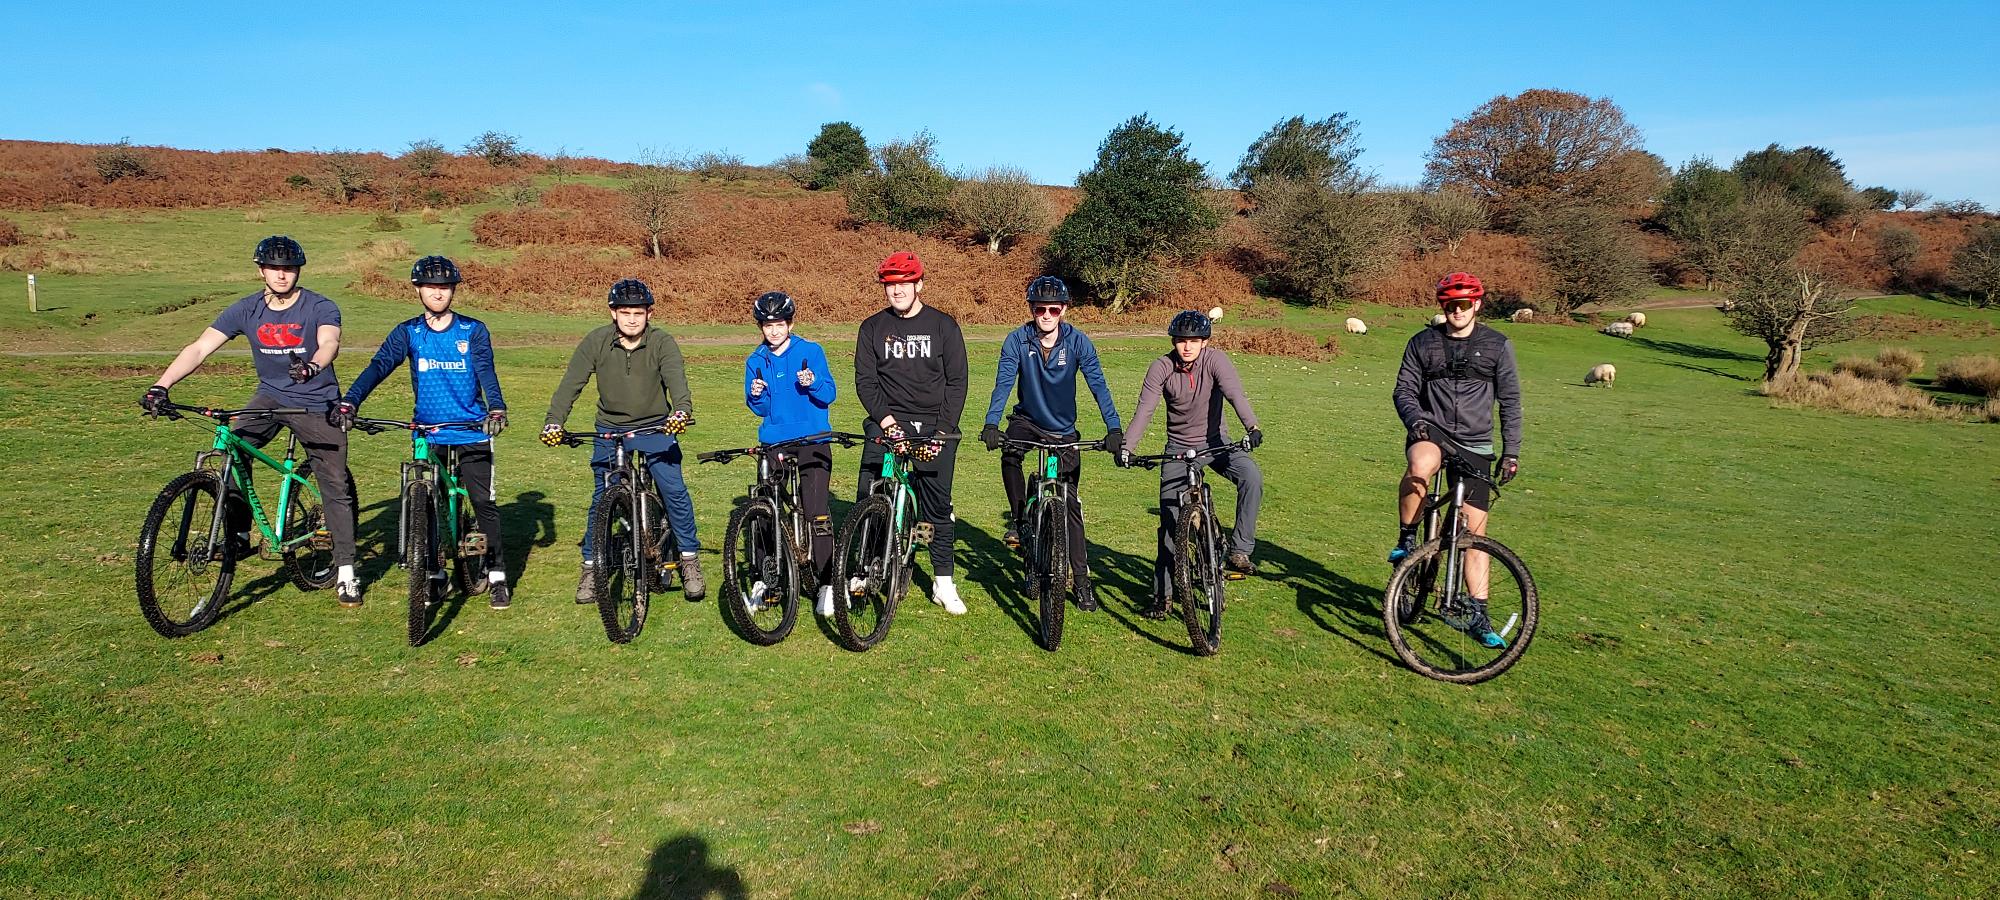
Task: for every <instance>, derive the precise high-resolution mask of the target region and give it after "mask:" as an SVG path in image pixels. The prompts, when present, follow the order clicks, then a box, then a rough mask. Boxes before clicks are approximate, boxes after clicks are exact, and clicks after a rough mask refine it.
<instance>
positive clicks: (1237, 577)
mask: <svg viewBox="0 0 2000 900" xmlns="http://www.w3.org/2000/svg"><path fill="white" fill-rule="evenodd" d="M1249 577H1250V576H1249V575H1248V574H1247V573H1244V572H1228V571H1225V572H1223V573H1222V580H1223V581H1242V580H1243V579H1245V578H1249Z"/></svg>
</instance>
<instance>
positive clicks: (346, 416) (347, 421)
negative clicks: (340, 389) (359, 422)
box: [326, 400, 355, 431]
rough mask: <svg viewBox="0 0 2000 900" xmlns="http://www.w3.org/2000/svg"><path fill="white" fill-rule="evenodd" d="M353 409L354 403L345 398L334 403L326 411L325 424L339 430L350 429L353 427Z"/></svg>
mask: <svg viewBox="0 0 2000 900" xmlns="http://www.w3.org/2000/svg"><path fill="white" fill-rule="evenodd" d="M354 410H355V406H354V404H352V403H349V402H347V401H345V400H342V401H340V402H339V403H335V404H334V405H333V406H332V407H330V408H328V409H327V411H326V424H328V425H332V426H333V427H335V428H338V429H340V430H341V431H347V430H350V429H352V428H353V427H354Z"/></svg>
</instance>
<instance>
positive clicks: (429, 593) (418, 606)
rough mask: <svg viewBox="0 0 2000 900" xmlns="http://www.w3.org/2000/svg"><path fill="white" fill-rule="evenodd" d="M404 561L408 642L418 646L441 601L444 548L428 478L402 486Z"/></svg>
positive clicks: (426, 633)
mask: <svg viewBox="0 0 2000 900" xmlns="http://www.w3.org/2000/svg"><path fill="white" fill-rule="evenodd" d="M403 517H404V521H405V522H407V523H408V527H406V528H405V529H404V530H403V532H404V533H403V562H404V565H406V566H407V567H408V569H409V575H410V620H409V623H410V628H409V632H410V646H412V647H421V646H423V645H424V639H425V638H426V637H428V636H429V635H430V631H431V614H432V613H434V612H436V611H437V608H438V607H439V606H441V605H443V602H444V579H443V578H442V577H434V576H442V575H443V574H444V552H443V548H442V547H439V546H438V531H439V529H438V527H437V526H438V517H437V500H436V498H434V497H432V496H431V485H430V482H428V481H412V482H410V483H409V485H408V486H406V487H405V488H404V489H403Z"/></svg>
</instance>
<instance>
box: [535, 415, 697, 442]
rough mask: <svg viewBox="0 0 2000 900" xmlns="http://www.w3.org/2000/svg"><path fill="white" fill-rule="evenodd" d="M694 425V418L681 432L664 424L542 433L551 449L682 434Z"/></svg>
mask: <svg viewBox="0 0 2000 900" xmlns="http://www.w3.org/2000/svg"><path fill="white" fill-rule="evenodd" d="M693 424H694V419H693V418H689V419H686V420H685V424H682V425H681V428H680V430H679V431H674V430H670V429H669V428H668V427H667V423H664V422H662V423H661V424H658V425H648V426H646V427H644V428H633V429H630V430H628V431H570V430H567V429H563V430H560V431H557V432H555V433H554V434H549V433H548V432H546V431H544V432H543V433H542V443H544V444H548V445H549V446H551V447H553V446H555V445H556V444H568V445H569V446H571V447H580V446H583V442H584V441H585V440H589V439H593V438H603V439H605V440H607V441H623V440H629V439H631V438H635V437H645V436H647V435H650V434H680V433H682V432H684V431H686V430H687V429H688V426H691V425H693ZM551 440H553V443H551Z"/></svg>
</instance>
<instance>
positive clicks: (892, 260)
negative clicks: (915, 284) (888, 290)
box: [875, 250, 924, 284]
mask: <svg viewBox="0 0 2000 900" xmlns="http://www.w3.org/2000/svg"><path fill="white" fill-rule="evenodd" d="M875 280H877V281H880V282H882V283H883V284H901V283H903V282H905V281H922V280H924V261H923V260H920V259H918V258H917V255H916V254H915V253H911V252H910V251H908V250H898V251H896V252H895V253H891V254H889V258H888V259H885V260H883V261H882V265H881V266H880V267H878V268H876V270H875Z"/></svg>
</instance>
